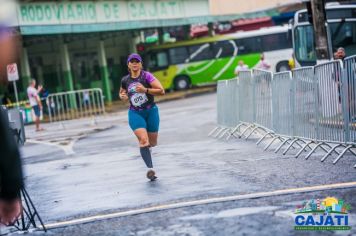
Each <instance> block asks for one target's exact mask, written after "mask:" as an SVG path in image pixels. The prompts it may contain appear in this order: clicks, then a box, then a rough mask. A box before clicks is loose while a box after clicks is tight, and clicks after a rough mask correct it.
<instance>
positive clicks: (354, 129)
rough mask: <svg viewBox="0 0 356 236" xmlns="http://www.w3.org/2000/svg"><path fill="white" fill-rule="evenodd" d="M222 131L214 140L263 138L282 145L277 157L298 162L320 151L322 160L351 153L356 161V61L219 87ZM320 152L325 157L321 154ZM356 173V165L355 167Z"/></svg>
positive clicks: (248, 77) (248, 74)
mask: <svg viewBox="0 0 356 236" xmlns="http://www.w3.org/2000/svg"><path fill="white" fill-rule="evenodd" d="M217 97H218V103H217V106H218V107H217V111H218V114H217V115H218V126H217V127H216V128H215V129H214V130H212V131H211V132H210V134H209V135H211V136H214V137H216V138H223V137H225V136H226V135H227V137H226V139H227V140H228V139H230V138H231V137H238V138H241V137H245V138H246V139H247V138H249V137H250V136H251V135H253V134H257V135H259V137H260V138H259V140H258V141H257V144H260V143H262V142H263V141H265V140H267V139H270V141H269V142H268V143H267V145H266V146H265V150H267V149H268V148H269V147H270V146H271V145H272V144H273V143H275V142H276V141H277V142H279V145H278V146H277V147H276V149H275V152H278V151H280V150H281V149H282V148H283V147H285V149H284V151H283V154H286V153H287V152H289V151H290V150H292V149H294V150H297V151H298V152H297V153H296V154H295V157H299V156H300V155H301V154H302V153H305V152H307V155H306V156H305V158H306V159H308V158H309V157H310V156H311V155H312V154H315V153H316V152H317V150H319V151H321V152H324V155H323V157H322V159H321V161H325V160H326V159H327V158H328V156H330V155H332V154H337V158H336V159H335V160H334V161H333V163H334V164H335V163H337V162H338V161H339V160H340V158H342V157H343V156H344V154H345V153H346V152H347V151H350V152H351V153H352V154H353V155H355V156H356V152H355V151H356V150H355V148H356V56H352V57H348V58H346V59H345V60H344V61H341V60H336V61H330V62H327V63H324V64H320V65H317V66H315V67H303V68H298V69H295V70H293V71H292V72H280V73H275V74H272V73H271V72H268V71H263V70H257V69H254V70H253V71H243V72H240V74H239V78H238V80H236V79H234V80H226V81H219V82H218V92H217ZM319 153H320V152H319ZM354 167H355V168H356V165H355V166H354Z"/></svg>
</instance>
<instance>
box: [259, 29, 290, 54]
mask: <svg viewBox="0 0 356 236" xmlns="http://www.w3.org/2000/svg"><path fill="white" fill-rule="evenodd" d="M261 40H262V50H263V51H264V52H267V51H273V50H280V49H286V48H292V42H291V41H290V40H288V34H287V33H279V34H270V35H264V36H262V39H261Z"/></svg>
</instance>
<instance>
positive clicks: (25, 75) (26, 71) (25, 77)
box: [20, 47, 31, 91]
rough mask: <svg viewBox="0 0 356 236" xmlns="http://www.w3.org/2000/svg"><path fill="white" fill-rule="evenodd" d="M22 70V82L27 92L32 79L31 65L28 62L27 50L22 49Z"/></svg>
mask: <svg viewBox="0 0 356 236" xmlns="http://www.w3.org/2000/svg"><path fill="white" fill-rule="evenodd" d="M20 68H21V82H22V87H23V90H24V91H25V90H26V88H27V87H28V85H29V82H30V79H31V71H30V64H29V60H28V53H27V48H25V47H22V52H21V58H20Z"/></svg>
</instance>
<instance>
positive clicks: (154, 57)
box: [148, 51, 169, 70]
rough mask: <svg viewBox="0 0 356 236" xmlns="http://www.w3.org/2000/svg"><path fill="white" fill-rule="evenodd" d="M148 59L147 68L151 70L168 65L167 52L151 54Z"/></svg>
mask: <svg viewBox="0 0 356 236" xmlns="http://www.w3.org/2000/svg"><path fill="white" fill-rule="evenodd" d="M149 58H150V59H149V63H148V68H150V69H152V70H155V69H162V68H165V67H167V66H168V65H169V63H168V56H167V52H165V51H161V52H151V53H150V54H149Z"/></svg>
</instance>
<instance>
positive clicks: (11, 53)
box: [0, 15, 23, 225]
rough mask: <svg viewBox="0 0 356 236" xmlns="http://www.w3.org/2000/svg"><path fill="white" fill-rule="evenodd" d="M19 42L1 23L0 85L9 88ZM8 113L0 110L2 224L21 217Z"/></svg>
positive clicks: (18, 178)
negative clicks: (8, 67)
mask: <svg viewBox="0 0 356 236" xmlns="http://www.w3.org/2000/svg"><path fill="white" fill-rule="evenodd" d="M2 17H3V15H2ZM17 39H18V38H17V36H14V35H13V34H12V32H11V30H9V29H8V28H6V27H4V26H3V25H2V22H1V20H0V52H1V54H0V84H2V85H3V86H5V87H6V83H7V79H6V65H8V64H11V63H13V62H14V61H16V56H17V55H16V50H15V48H16V40H17ZM0 105H1V104H0ZM4 113H5V112H4V111H3V110H2V109H0V223H1V224H4V225H11V224H13V223H14V221H15V220H16V219H17V218H18V216H19V215H20V214H21V209H22V208H21V200H20V191H21V188H22V187H23V178H22V169H21V161H20V153H19V150H18V147H17V144H16V142H15V138H14V136H13V135H12V134H11V132H10V128H9V127H10V126H9V123H8V118H7V114H4Z"/></svg>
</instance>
